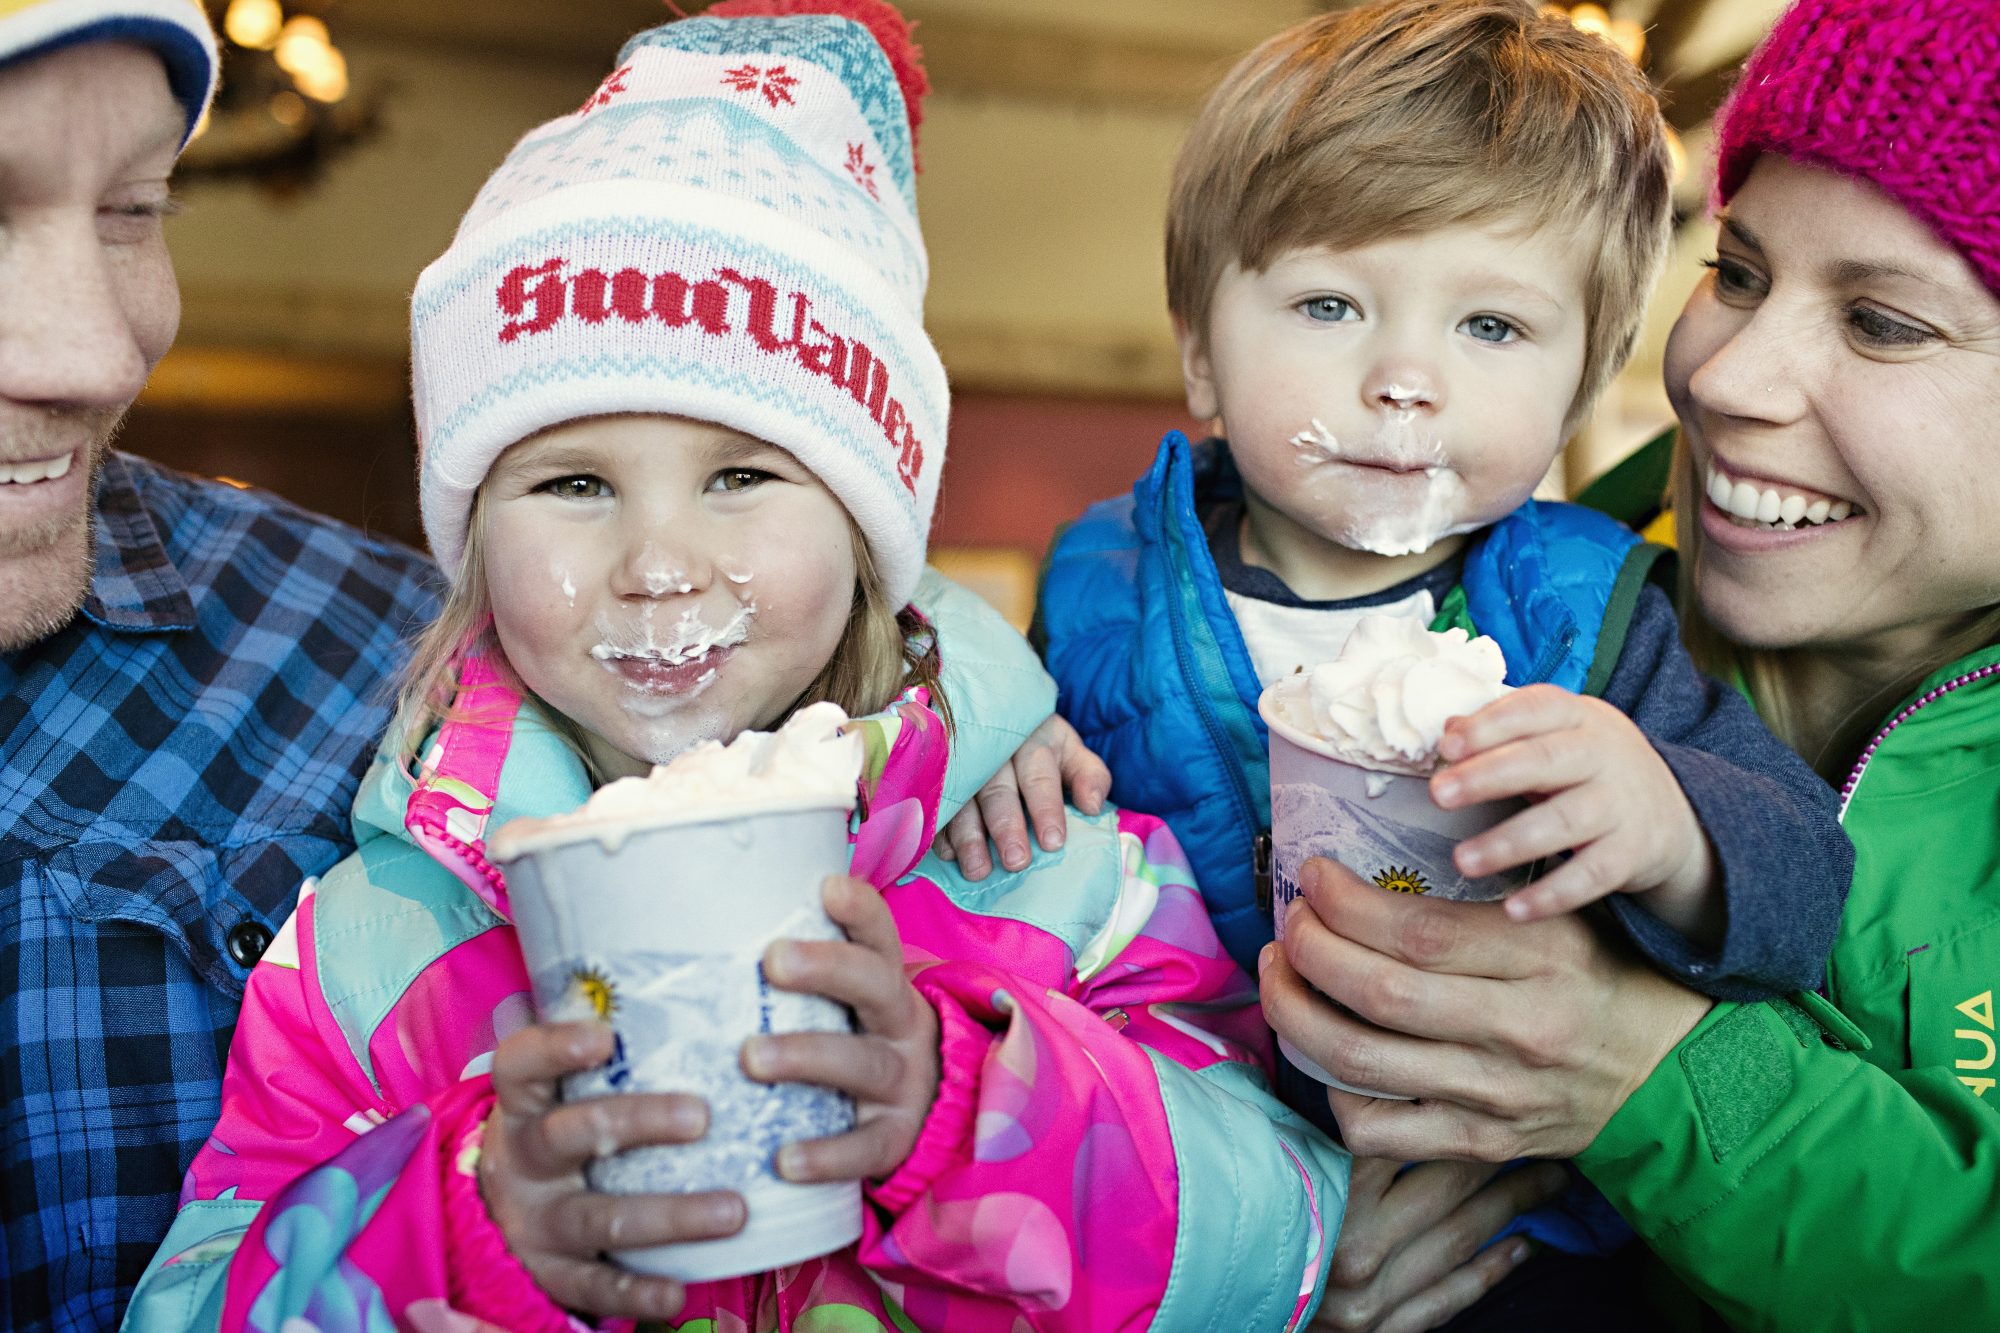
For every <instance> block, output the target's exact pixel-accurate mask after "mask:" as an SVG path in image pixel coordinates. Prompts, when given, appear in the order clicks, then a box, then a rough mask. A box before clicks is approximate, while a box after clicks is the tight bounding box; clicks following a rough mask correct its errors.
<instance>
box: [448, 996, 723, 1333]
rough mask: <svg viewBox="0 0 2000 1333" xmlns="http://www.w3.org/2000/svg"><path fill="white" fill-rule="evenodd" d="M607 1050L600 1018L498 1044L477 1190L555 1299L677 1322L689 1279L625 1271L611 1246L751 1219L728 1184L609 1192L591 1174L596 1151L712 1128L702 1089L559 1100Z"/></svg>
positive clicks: (686, 1137)
mask: <svg viewBox="0 0 2000 1333" xmlns="http://www.w3.org/2000/svg"><path fill="white" fill-rule="evenodd" d="M611 1055H612V1035H611V1029H610V1028H609V1027H606V1026H605V1025H604V1024H601V1023H536V1024H533V1025H532V1026H529V1027H526V1028H523V1029H521V1030H520V1031H518V1032H516V1033H513V1034H512V1035H511V1036H509V1037H508V1038H507V1039H506V1040H505V1041H503V1042H501V1043H500V1048H499V1050H497V1051H496V1052H495V1053H494V1056H493V1091H494V1094H495V1097H496V1098H497V1101H496V1104H495V1106H494V1108H493V1112H492V1114H491V1115H489V1116H488V1117H487V1120H486V1129H485V1136H484V1140H483V1144H482V1147H481V1150H480V1155H479V1192H480V1195H481V1197H482V1198H484V1199H485V1201H486V1209H487V1211H488V1212H489V1213H490V1214H492V1217H493V1221H494V1223H495V1224H496V1225H497V1226H498V1227H499V1228H500V1232H501V1234H502V1235H503V1236H505V1237H506V1240H507V1248H508V1249H509V1250H510V1251H512V1252H513V1254H514V1257H515V1258H516V1259H518V1260H519V1261H520V1262H521V1265H522V1267H524V1268H526V1269H527V1270H528V1272H529V1273H530V1274H531V1275H532V1276H533V1277H534V1279H535V1281H536V1282H537V1283H538V1284H539V1285H540V1286H541V1288H542V1290H543V1291H545V1292H547V1293H548V1295H549V1298H550V1299H551V1300H554V1301H556V1302H557V1303H558V1304H560V1305H562V1306H564V1307H566V1308H569V1309H573V1310H586V1311H589V1312H590V1313H592V1314H595V1315H600V1316H610V1317H629V1318H636V1319H649V1318H650V1319H671V1318H672V1317H674V1316H675V1315H676V1314H678V1313H679V1312H680V1308H681V1303H682V1300H683V1299H684V1296H685V1292H684V1291H683V1289H682V1286H681V1284H680V1283H679V1282H676V1281H674V1280H673V1279H672V1278H664V1277H646V1276H642V1275H639V1274H635V1273H631V1272H628V1271H627V1270H625V1269H623V1268H620V1267H617V1266H616V1265H614V1264H611V1263H609V1262H607V1261H606V1260H605V1259H604V1253H605V1251H607V1250H614V1249H625V1248H629V1247H633V1246H652V1245H667V1244H673V1243H675V1242H682V1241H696V1240H710V1239H714V1238H716V1237H720V1236H729V1235H733V1234H735V1233H736V1232H737V1231H739V1230H740V1229H741V1228H742V1226H743V1217H744V1212H743V1200H742V1199H741V1198H740V1197H739V1196H737V1195H735V1194H732V1193H728V1192H724V1191H713V1192H710V1193H706V1194H679V1195H674V1194H606V1193H602V1192H600V1191H597V1190H593V1189H591V1188H590V1187H589V1186H588V1185H587V1184H586V1183H585V1182H584V1178H583V1169H584V1166H585V1165H586V1164H587V1163H588V1162H590V1161H591V1159H592V1158H595V1157H600V1156H603V1155H605V1154H607V1153H610V1152H615V1151H619V1150H622V1149H626V1148H637V1147H645V1146H650V1145H655V1144H675V1143H693V1142H695V1141H696V1140H698V1139H700V1138H701V1137H702V1135H703V1134H705V1133H706V1132H707V1131H708V1107H707V1106H706V1105H704V1104H703V1102H702V1100H701V1099H700V1098H699V1097H690V1096H683V1095H676V1094H671V1093H627V1094H623V1095H620V1096H616V1097H593V1098H589V1099H587V1100H583V1101H575V1102H567V1103H565V1102H559V1101H558V1100H557V1092H558V1083H559V1081H560V1080H561V1079H562V1078H564V1077H565V1076H567V1075H570V1074H577V1073H582V1072H583V1071H585V1070H588V1069H595V1068H597V1067H598V1066H600V1065H602V1064H603V1063H604V1062H605V1061H607V1060H609V1059H610V1058H611Z"/></svg>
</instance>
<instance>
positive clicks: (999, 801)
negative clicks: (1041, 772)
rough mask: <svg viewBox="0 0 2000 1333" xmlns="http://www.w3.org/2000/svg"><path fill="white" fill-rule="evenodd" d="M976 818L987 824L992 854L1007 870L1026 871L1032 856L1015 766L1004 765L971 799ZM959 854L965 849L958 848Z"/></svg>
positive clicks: (987, 834)
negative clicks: (976, 813) (975, 810)
mask: <svg viewBox="0 0 2000 1333" xmlns="http://www.w3.org/2000/svg"><path fill="white" fill-rule="evenodd" d="M974 802H975V803H976V804H977V805H978V806H979V817H980V818H981V819H983V820H985V821H986V836H987V837H988V838H991V839H992V840H993V850H994V853H995V854H996V855H997V856H998V857H999V858H1000V864H1001V865H1002V866H1004V867H1006V868H1007V869H1008V870H1025V869H1027V868H1028V862H1029V860H1030V859H1032V858H1033V856H1034V851H1033V849H1032V848H1030V847H1029V846H1028V819H1027V816H1026V814H1024V813H1023V812H1022V810H1021V789H1020V787H1019V786H1018V785H1017V784H1016V783H1015V781H1014V766H1013V765H1012V764H1006V765H1003V766H1002V767H1001V769H1000V771H999V772H998V773H995V774H994V775H993V780H992V781H991V782H988V783H987V784H986V785H985V786H984V787H981V788H980V789H979V795H978V796H977V797H975V798H974ZM959 850H960V852H961V854H963V852H964V848H963V847H961V848H960V849H959Z"/></svg>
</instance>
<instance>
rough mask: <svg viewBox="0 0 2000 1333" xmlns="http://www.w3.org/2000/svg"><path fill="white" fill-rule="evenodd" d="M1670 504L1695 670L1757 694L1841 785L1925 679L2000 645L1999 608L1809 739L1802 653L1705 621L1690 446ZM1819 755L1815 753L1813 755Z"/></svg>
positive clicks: (1787, 737)
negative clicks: (1733, 635)
mask: <svg viewBox="0 0 2000 1333" xmlns="http://www.w3.org/2000/svg"><path fill="white" fill-rule="evenodd" d="M1668 498H1669V501H1670V503H1671V504H1672V506H1673V511H1674V514H1675V517H1676V521H1675V524H1674V542H1675V545H1676V546H1678V547H1679V550H1680V573H1679V590H1680V608H1679V609H1680V617H1681V638H1682V640H1683V641H1684V642H1685V643H1686V644H1687V647H1688V652H1689V654H1690V655H1691V656H1692V657H1693V658H1694V662H1695V665H1696V666H1698V667H1700V668H1701V669H1702V670H1703V671H1706V672H1707V673H1708V674H1709V675H1711V676H1718V677H1720V678H1721V679H1723V680H1740V681H1742V683H1743V685H1744V688H1746V689H1748V690H1749V691H1750V698H1751V700H1752V702H1754V703H1755V704H1756V706H1757V714H1758V716H1759V717H1761V718H1763V720H1764V725H1765V726H1767V727H1769V728H1770V729H1771V730H1772V732H1774V733H1775V734H1776V735H1777V737H1778V739H1779V740H1781V741H1783V742H1784V743H1785V744H1787V745H1789V746H1791V747H1792V749H1793V750H1795V751H1797V752H1798V754H1799V755H1800V756H1801V757H1803V758H1804V759H1805V760H1806V762H1807V763H1809V764H1811V765H1812V766H1813V768H1814V770H1815V771H1817V772H1818V773H1819V775H1820V776H1821V777H1824V778H1826V779H1827V780H1828V781H1830V782H1835V783H1838V782H1839V781H1840V779H1841V778H1842V777H1843V776H1844V775H1845V770H1846V768H1847V766H1848V765H1849V764H1851V763H1852V762H1853V761H1854V759H1855V757H1856V756H1857V755H1858V754H1859V753H1860V750H1861V747H1862V746H1863V745H1865V744H1866V743H1867V741H1868V738H1869V736H1870V735H1871V734H1873V732H1874V730H1875V729H1876V727H1877V726H1878V725H1879V724H1880V723H1881V722H1882V721H1883V720H1884V716H1885V715H1886V714H1887V712H1888V710H1889V709H1891V708H1893V707H1895V706H1896V705H1897V704H1898V703H1900V702H1901V701H1902V700H1903V699H1904V698H1906V697H1907V696H1908V695H1909V694H1910V692H1911V691H1913V690H1915V689H1916V688H1917V686H1918V684H1920V683H1921V682H1922V681H1923V679H1924V678H1925V677H1926V676H1929V675H1930V674H1931V673H1932V672H1934V671H1936V670H1937V669H1938V668H1939V667H1942V666H1945V665H1947V664H1949V663H1951V662H1955V661H1957V660H1958V659H1959V658H1961V657H1964V656H1965V655H1966V654H1967V653H1970V652H1974V651H1976V650H1978V649H1980V648H1984V647H1986V646H1987V645H1988V644H1991V643H1995V642H2000V604H1996V605H1994V606H1988V607H1982V608H1980V609H1978V610H1975V611H1972V612H1969V613H1968V614H1966V615H1965V616H1964V617H1963V618H1962V619H1961V622H1960V624H1959V625H1958V627H1957V628H1955V629H1954V630H1953V631H1952V632H1951V633H1950V634H1947V635H1946V636H1944V638H1943V640H1942V641H1941V642H1939V644H1938V645H1937V647H1936V648H1934V649H1933V650H1932V651H1931V652H1929V653H1926V654H1923V655H1922V656H1920V657H1918V658H1917V659H1916V660H1915V661H1913V662H1912V663H1910V664H1909V666H1908V667H1907V668H1906V669H1905V670H1904V671H1902V672H1899V673H1898V674H1897V675H1896V676H1895V677H1894V678H1892V679H1890V680H1888V681H1885V682H1883V684H1882V685H1881V687H1880V688H1878V689H1877V690H1876V691H1875V692H1874V693H1873V694H1870V695H1869V696H1868V697H1867V698H1865V699H1863V700H1861V701H1860V702H1859V703H1857V704H1856V705H1855V706H1854V708H1853V709H1852V710H1850V711H1849V713H1848V715H1847V716H1846V717H1844V718H1842V719H1840V721H1839V722H1838V723H1837V724H1836V725H1835V726H1834V728H1833V729H1832V731H1831V732H1829V733H1828V734H1827V735H1826V736H1825V738H1824V739H1821V740H1816V739H1815V738H1814V737H1813V736H1812V735H1810V734H1809V733H1808V730H1807V723H1806V719H1805V717H1804V714H1803V710H1802V709H1801V707H1800V701H1801V698H1802V690H1803V684H1804V683H1803V682H1802V681H1801V679H1800V665H1801V657H1802V653H1801V651H1800V650H1798V649H1784V648H1746V647H1744V646H1743V645H1742V644H1739V643H1736V642H1734V641H1733V640H1731V639H1730V638H1729V636H1728V635H1726V634H1724V633H1723V632H1722V631H1721V630H1720V629H1718V628H1716V626H1715V625H1714V624H1712V623H1711V622H1710V621H1709V619H1708V617H1707V616H1705V615H1703V614H1702V610H1701V597H1700V594H1699V592H1698V591H1697V589H1698V587H1699V585H1700V582H1701V561H1702V554H1703V539H1702V533H1701V525H1700V524H1699V523H1698V522H1696V521H1695V520H1694V515H1696V514H1698V513H1700V512H1701V501H1702V492H1701V487H1700V485H1699V483H1698V482H1697V480H1696V476H1695V469H1694V461H1693V458H1692V457H1691V456H1690V455H1689V453H1688V450H1687V444H1686V441H1685V439H1684V438H1683V439H1677V440H1676V441H1675V443H1674V463H1673V476H1672V481H1671V483H1670V489H1669V492H1668ZM1809 747H1810V748H1811V749H1812V750H1816V751H1817V753H1808V748H1809Z"/></svg>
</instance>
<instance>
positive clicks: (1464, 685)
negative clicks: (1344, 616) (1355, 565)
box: [1271, 616, 1512, 773]
mask: <svg viewBox="0 0 2000 1333" xmlns="http://www.w3.org/2000/svg"><path fill="white" fill-rule="evenodd" d="M1506 676H1507V660H1506V658H1505V657H1504V656H1502V654H1501V652H1500V645H1499V644H1497V643H1495V642H1494V641H1493V640H1491V639H1489V638H1487V637H1486V636H1484V635H1481V636H1480V637H1479V638H1476V639H1474V638H1471V637H1469V636H1468V635H1467V634H1466V632H1465V631H1464V630H1462V629H1456V628H1454V629H1448V630H1442V631H1433V630H1429V629H1426V628H1424V626H1423V624H1422V623H1421V622H1419V621H1416V620H1411V619H1409V618H1408V617H1405V616H1366V617H1363V618H1362V620H1361V621H1360V623H1358V624H1357V625H1356V626H1355V627H1354V633H1353V635H1352V636H1350V637H1349V639H1348V640H1347V644H1346V646H1345V647H1343V648H1342V649H1341V650H1340V656H1339V657H1336V658H1335V659H1334V660H1333V661H1331V662H1327V663H1323V664H1322V665H1320V666H1316V667H1313V668H1311V669H1309V670H1307V671H1303V672H1300V673H1299V674H1298V675H1295V676H1291V677H1289V678H1287V679H1285V680H1282V681H1279V682H1278V683H1277V684H1275V685H1273V686H1272V687H1271V690H1272V697H1273V700H1274V702H1275V703H1276V705H1277V712H1278V714H1279V716H1280V717H1282V718H1283V719H1284V720H1285V722H1286V723H1288V724H1289V725H1291V726H1292V727H1295V728H1296V729H1297V730H1299V731H1301V732H1304V733H1305V734H1307V735H1309V736H1313V737H1316V738H1318V739H1319V740H1321V741H1324V742H1325V743H1326V744H1327V745H1328V746H1330V747H1332V748H1333V749H1334V750H1335V751H1337V752H1338V753H1339V755H1340V757H1342V758H1344V759H1347V760H1348V761H1349V762H1351V763H1355V764H1358V765H1360V766H1362V767H1364V768H1384V769H1389V770H1391V771H1394V772H1408V773H1428V772H1430V771H1431V770H1432V769H1433V768H1435V767H1436V766H1437V746H1438V741H1439V740H1441V739H1443V737H1444V724H1445V721H1446V719H1448V718H1453V717H1460V716H1463V715H1465V714H1468V713H1476V712H1478V711H1479V710H1480V709H1481V708H1483V707H1485V706H1486V705H1487V704H1489V703H1492V702H1493V701H1494V700H1495V699H1498V698H1500V697H1501V696H1502V695H1504V694H1506V693H1508V692H1509V690H1510V689H1511V688H1512V687H1511V686H1509V685H1507V684H1506V683H1505V681H1506Z"/></svg>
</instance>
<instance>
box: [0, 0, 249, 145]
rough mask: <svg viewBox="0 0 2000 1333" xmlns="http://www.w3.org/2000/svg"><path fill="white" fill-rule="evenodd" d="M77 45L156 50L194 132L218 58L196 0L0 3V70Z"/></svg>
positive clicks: (210, 89) (212, 87)
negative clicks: (128, 44)
mask: <svg viewBox="0 0 2000 1333" xmlns="http://www.w3.org/2000/svg"><path fill="white" fill-rule="evenodd" d="M82 42H136V43H138V44H139V45H141V46H146V47H150V48H152V49H153V50H154V51H156V52H158V53H159V56H160V60H161V62H162V63H164V64H165V65H166V67H167V85H168V87H170V88H172V89H173V93H174V98H175V100H176V101H178V102H179V103H180V104H181V109H182V110H183V111H184V112H186V113H187V134H188V135H192V134H193V133H194V127H195V125H196V123H197V122H199V121H200V120H201V116H202V112H204V111H205V110H207V109H208V101H209V98H211V97H213V96H214V95H215V79H216V68H217V60H218V57H217V55H216V48H215V30H214V29H213V28H211V27H210V26H209V22H208V14H207V12H206V11H205V10H204V9H203V8H202V6H201V4H200V2H199V0H0V66H6V65H10V64H12V63H14V62H15V61H18V60H24V59H27V58H29V57H31V56H38V55H44V54H46V53H48V52H50V51H54V50H57V49H59V48H61V47H65V46H75V45H78V44H79V43H82ZM182 142H183V143H185V142H186V138H185V137H183V139H182Z"/></svg>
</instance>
